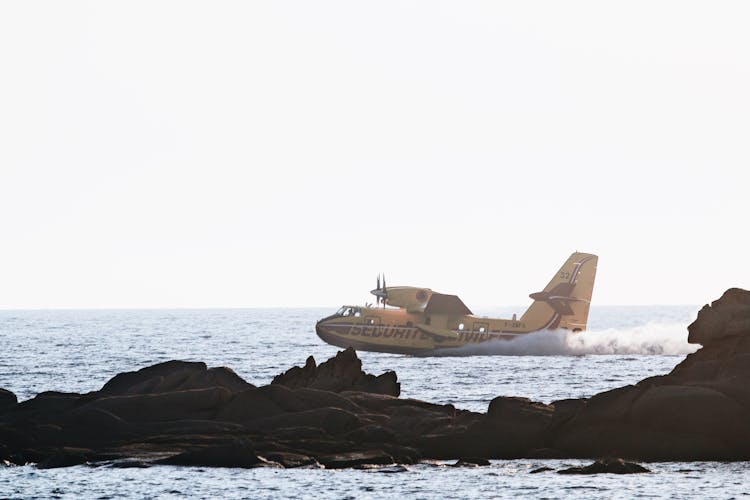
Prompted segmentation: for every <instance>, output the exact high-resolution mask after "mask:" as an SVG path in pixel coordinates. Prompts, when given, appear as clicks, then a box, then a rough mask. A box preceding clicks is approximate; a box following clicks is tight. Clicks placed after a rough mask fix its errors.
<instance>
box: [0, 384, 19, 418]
mask: <svg viewBox="0 0 750 500" xmlns="http://www.w3.org/2000/svg"><path fill="white" fill-rule="evenodd" d="M17 403H18V398H16V395H15V394H13V393H12V392H10V391H8V390H6V389H2V388H0V413H2V412H4V411H7V410H10V409H11V408H13V407H14V406H16V404H17Z"/></svg>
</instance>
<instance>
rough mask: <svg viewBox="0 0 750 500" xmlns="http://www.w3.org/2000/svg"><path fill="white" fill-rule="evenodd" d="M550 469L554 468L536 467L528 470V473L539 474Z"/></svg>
mask: <svg viewBox="0 0 750 500" xmlns="http://www.w3.org/2000/svg"><path fill="white" fill-rule="evenodd" d="M551 470H555V469H553V468H552V467H537V468H536V469H534V470H532V471H529V474H539V473H540V472H547V471H551Z"/></svg>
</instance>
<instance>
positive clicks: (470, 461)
mask: <svg viewBox="0 0 750 500" xmlns="http://www.w3.org/2000/svg"><path fill="white" fill-rule="evenodd" d="M488 465H490V461H489V460H487V459H486V458H478V457H464V458H459V459H458V461H457V462H456V463H455V464H453V465H452V467H486V466H488Z"/></svg>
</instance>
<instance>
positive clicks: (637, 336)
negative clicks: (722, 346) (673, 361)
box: [439, 323, 700, 356]
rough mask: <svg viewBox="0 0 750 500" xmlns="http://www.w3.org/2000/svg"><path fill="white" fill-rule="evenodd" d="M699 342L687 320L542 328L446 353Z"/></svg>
mask: <svg viewBox="0 0 750 500" xmlns="http://www.w3.org/2000/svg"><path fill="white" fill-rule="evenodd" d="M699 348H700V346H698V345H694V344H688V342H687V329H686V328H685V324H684V323H648V324H645V325H639V326H635V327H630V328H608V329H605V330H587V331H585V332H579V333H573V332H571V331H569V330H542V331H539V332H532V333H528V334H526V335H520V336H518V337H517V338H514V339H511V340H493V341H488V342H482V343H478V344H469V345H466V346H463V347H457V348H452V349H444V350H443V349H441V350H440V351H439V355H443V356H583V355H590V354H600V355H603V354H634V355H671V356H684V355H686V354H690V353H692V352H695V351H696V350H698V349H699Z"/></svg>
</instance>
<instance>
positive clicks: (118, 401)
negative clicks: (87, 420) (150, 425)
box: [82, 387, 231, 422]
mask: <svg viewBox="0 0 750 500" xmlns="http://www.w3.org/2000/svg"><path fill="white" fill-rule="evenodd" d="M230 398H231V392H230V391H229V390H228V389H227V388H225V387H211V388H208V389H192V390H187V391H176V392H162V393H153V394H151V393H147V394H134V395H126V396H110V397H104V398H99V399H97V400H95V401H92V402H91V403H88V404H87V405H86V406H85V407H82V408H86V409H100V410H104V411H106V412H109V413H112V414H114V415H117V416H118V417H120V418H121V419H123V420H125V421H127V422H158V421H165V420H175V419H180V418H188V419H196V418H197V419H200V418H211V417H213V416H214V415H215V414H216V412H217V411H218V409H219V406H220V405H222V404H223V403H226V402H227V401H229V399H230Z"/></svg>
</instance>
